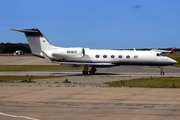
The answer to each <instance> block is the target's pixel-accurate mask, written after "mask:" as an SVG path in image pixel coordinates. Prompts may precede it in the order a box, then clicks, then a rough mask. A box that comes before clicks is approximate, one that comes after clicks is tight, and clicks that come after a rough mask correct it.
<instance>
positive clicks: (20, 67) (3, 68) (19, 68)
mask: <svg viewBox="0 0 180 120" xmlns="http://www.w3.org/2000/svg"><path fill="white" fill-rule="evenodd" d="M70 69H72V70H75V69H83V67H79V68H75V67H68V66H60V65H0V71H31V70H32V71H36V70H70Z"/></svg>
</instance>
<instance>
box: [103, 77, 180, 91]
mask: <svg viewBox="0 0 180 120" xmlns="http://www.w3.org/2000/svg"><path fill="white" fill-rule="evenodd" d="M105 84H108V85H109V86H110V87H139V88H180V77H157V78H156V77H155V78H152V77H151V78H140V79H133V80H123V81H121V80H119V81H115V82H107V83H105Z"/></svg>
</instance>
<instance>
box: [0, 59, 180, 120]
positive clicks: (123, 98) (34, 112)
mask: <svg viewBox="0 0 180 120" xmlns="http://www.w3.org/2000/svg"><path fill="white" fill-rule="evenodd" d="M0 64H1V65H13V64H19V65H25V64H28V65H29V64H30V65H33V64H42V65H46V64H47V63H45V60H44V59H40V58H36V57H30V56H27V57H0ZM97 70H98V71H97V72H96V74H95V75H87V76H84V75H82V73H81V71H82V70H50V71H10V72H3V71H2V72H0V76H1V75H28V76H31V75H45V76H50V75H51V76H52V75H53V76H62V77H61V78H53V77H51V78H49V79H38V80H33V81H34V83H26V82H24V83H22V82H20V81H16V82H8V83H4V82H2V83H0V119H2V120H12V119H13V120H59V119H69V120H71V119H72V120H84V119H86V120H92V119H95V120H101V119H103V120H104V119H105V120H109V119H113V120H116V119H117V120H119V119H122V120H144V119H146V120H148V119H149V120H176V119H177V120H178V119H179V118H180V89H164V88H128V87H120V88H114V87H108V86H107V85H106V84H104V83H105V82H111V81H120V80H130V79H135V78H142V77H151V76H152V77H167V76H174V77H180V68H177V67H171V66H168V67H164V71H165V75H163V76H162V75H160V74H159V72H160V71H159V69H158V67H146V66H141V67H139V66H120V67H112V68H97ZM65 79H68V81H71V83H63V81H64V80H65Z"/></svg>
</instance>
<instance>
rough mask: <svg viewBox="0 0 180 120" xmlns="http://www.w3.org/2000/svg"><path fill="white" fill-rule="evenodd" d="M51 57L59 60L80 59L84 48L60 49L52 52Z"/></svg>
mask: <svg viewBox="0 0 180 120" xmlns="http://www.w3.org/2000/svg"><path fill="white" fill-rule="evenodd" d="M52 55H53V56H57V57H60V58H62V59H63V58H65V59H66V58H80V57H83V56H84V48H79V47H77V48H60V49H57V50H55V51H54V52H53V54H52Z"/></svg>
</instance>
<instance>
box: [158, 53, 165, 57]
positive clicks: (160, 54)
mask: <svg viewBox="0 0 180 120" xmlns="http://www.w3.org/2000/svg"><path fill="white" fill-rule="evenodd" d="M157 56H163V57H164V56H165V55H164V54H162V53H157Z"/></svg>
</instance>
